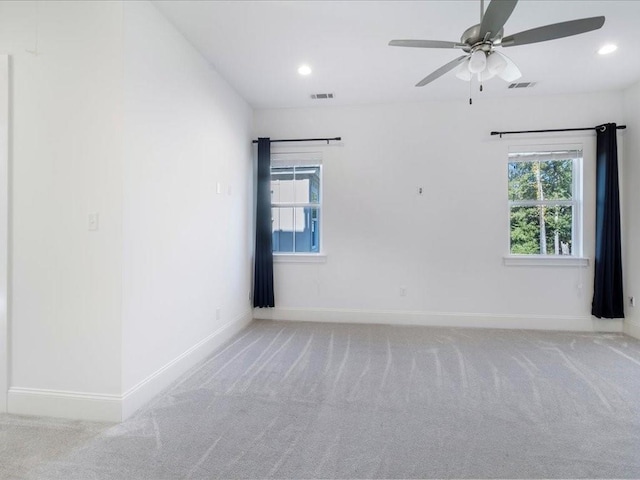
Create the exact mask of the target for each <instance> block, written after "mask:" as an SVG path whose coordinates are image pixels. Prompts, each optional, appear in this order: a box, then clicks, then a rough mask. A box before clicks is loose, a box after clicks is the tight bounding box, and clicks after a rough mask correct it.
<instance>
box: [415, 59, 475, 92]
mask: <svg viewBox="0 0 640 480" xmlns="http://www.w3.org/2000/svg"><path fill="white" fill-rule="evenodd" d="M467 58H468V55H462V56H461V57H458V58H456V59H455V60H451V61H450V62H449V63H446V64H445V65H443V66H441V67H440V68H439V69H437V70H436V71H435V72H433V73H431V74H430V75H427V76H426V77H424V78H423V79H422V80H420V81H419V82H418V83H416V87H424V86H425V85H426V84H427V83H431V82H433V81H434V80H435V79H436V78H440V77H441V76H442V75H444V74H445V73H447V72H448V71H449V70H453V69H454V68H456V67H457V66H458V65H459V64H460V62H462V61H463V60H466V59H467Z"/></svg>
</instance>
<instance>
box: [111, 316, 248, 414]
mask: <svg viewBox="0 0 640 480" xmlns="http://www.w3.org/2000/svg"><path fill="white" fill-rule="evenodd" d="M251 320H252V316H251V311H247V312H245V313H244V314H242V315H240V316H239V317H237V318H235V319H233V320H231V321H230V322H227V323H226V324H224V325H223V326H221V327H220V328H218V329H217V330H216V331H214V332H213V333H212V334H211V335H209V336H208V337H206V338H204V339H203V340H201V341H200V342H198V343H197V344H195V345H194V346H193V347H191V348H189V349H188V350H187V351H186V352H184V353H182V354H181V355H179V356H178V357H176V358H174V359H173V360H172V361H170V362H169V363H167V364H166V365H164V366H163V367H161V368H159V369H158V370H156V371H155V372H154V373H152V374H151V375H149V376H148V377H147V378H145V379H144V380H142V381H141V382H139V383H138V384H137V385H135V386H134V387H132V388H130V389H129V390H127V391H126V392H125V393H124V394H123V395H122V420H123V421H124V420H126V419H127V418H129V417H130V416H131V415H133V414H134V413H135V412H136V411H137V410H138V409H139V408H140V407H142V406H143V405H145V404H146V403H147V402H149V400H151V399H152V398H153V397H155V396H156V395H157V394H159V393H160V392H161V391H162V390H164V389H165V388H167V387H168V386H169V385H171V384H172V383H173V382H174V381H175V380H177V379H178V378H179V377H180V375H182V374H184V373H185V372H186V371H188V370H189V369H190V368H192V367H194V366H195V365H197V364H198V363H199V362H200V361H202V360H204V359H205V358H206V357H208V356H209V355H210V354H211V353H212V352H213V351H214V350H215V349H216V348H218V347H219V346H220V345H222V344H223V343H224V342H226V341H227V340H229V339H230V338H231V337H233V336H234V335H235V334H236V333H238V332H239V331H240V330H242V329H243V328H244V327H246V326H247V325H249V323H251Z"/></svg>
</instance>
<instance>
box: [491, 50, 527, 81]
mask: <svg viewBox="0 0 640 480" xmlns="http://www.w3.org/2000/svg"><path fill="white" fill-rule="evenodd" d="M491 55H500V56H501V57H502V59H503V60H504V61H505V62H507V66H506V67H504V68H503V69H502V70H501V71H500V72H497V73H496V75H498V76H499V77H500V78H501V79H503V80H504V81H505V82H513V81H515V80H517V79H519V78H520V77H521V76H522V73H521V72H520V69H519V68H518V67H517V66H516V64H515V63H513V61H512V60H511V59H510V58H509V57H507V56H506V55H505V54H504V53H500V52H495V51H494V52H493V53H492V54H491Z"/></svg>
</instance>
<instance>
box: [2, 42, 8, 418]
mask: <svg viewBox="0 0 640 480" xmlns="http://www.w3.org/2000/svg"><path fill="white" fill-rule="evenodd" d="M8 233H9V55H0V413H6V412H7V393H8V391H9V315H8V311H9V308H8V304H9V295H8V286H9V285H8V262H9V255H8V251H9V243H8V240H9V235H8Z"/></svg>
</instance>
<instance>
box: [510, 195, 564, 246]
mask: <svg viewBox="0 0 640 480" xmlns="http://www.w3.org/2000/svg"><path fill="white" fill-rule="evenodd" d="M510 223H511V231H510V237H511V253H512V254H516V255H523V254H534V255H537V254H541V255H571V252H572V249H573V245H572V229H573V207H571V206H558V205H554V206H536V207H511V222H510Z"/></svg>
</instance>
